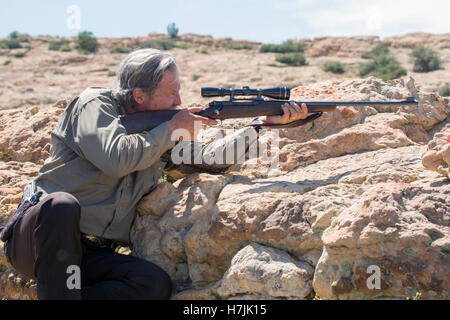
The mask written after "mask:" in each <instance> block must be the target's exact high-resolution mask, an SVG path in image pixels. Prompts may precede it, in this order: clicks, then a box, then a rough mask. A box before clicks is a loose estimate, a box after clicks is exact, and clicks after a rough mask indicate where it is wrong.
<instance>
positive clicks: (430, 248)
mask: <svg viewBox="0 0 450 320" xmlns="http://www.w3.org/2000/svg"><path fill="white" fill-rule="evenodd" d="M449 212H450V184H448V183H447V182H445V181H444V180H437V181H434V182H431V183H424V182H422V181H417V182H413V183H411V184H405V183H380V184H377V185H375V186H373V187H371V188H369V189H367V190H366V191H365V192H364V193H363V194H362V195H361V198H360V199H358V200H356V201H355V202H354V204H353V205H352V206H350V207H348V208H347V209H345V210H344V211H343V212H342V213H341V214H340V215H338V216H337V217H335V218H334V219H333V221H332V223H331V225H330V226H329V227H328V228H327V229H326V230H325V231H324V232H323V236H322V240H323V244H324V250H323V253H322V256H321V258H320V260H319V263H318V264H317V266H316V270H315V274H314V282H313V286H314V290H315V292H316V294H317V295H318V296H319V297H320V298H323V299H374V298H378V299H379V298H396V299H404V298H405V297H407V296H414V295H415V294H416V292H419V293H421V298H424V299H448V294H449V289H450V286H449V282H448V279H449V278H450V264H449V244H450V227H449V223H450V215H449ZM370 266H376V267H377V268H378V269H379V270H380V285H379V288H373V286H371V285H368V283H369V282H370V281H371V280H370V279H369V276H371V275H372V273H371V272H368V268H369V267H370ZM436 266H439V267H436Z"/></svg>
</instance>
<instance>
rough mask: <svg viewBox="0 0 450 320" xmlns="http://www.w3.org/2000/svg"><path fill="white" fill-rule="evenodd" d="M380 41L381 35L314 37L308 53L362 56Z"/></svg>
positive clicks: (312, 54)
mask: <svg viewBox="0 0 450 320" xmlns="http://www.w3.org/2000/svg"><path fill="white" fill-rule="evenodd" d="M379 42H380V39H379V37H376V36H366V37H350V38H348V37H319V38H314V41H313V43H312V45H311V46H310V47H309V48H308V49H307V50H306V54H307V55H309V56H312V57H319V56H330V55H331V56H341V57H348V56H358V57H359V56H361V54H363V53H364V52H366V51H369V50H370V49H371V47H372V46H375V45H376V44H377V43H379Z"/></svg>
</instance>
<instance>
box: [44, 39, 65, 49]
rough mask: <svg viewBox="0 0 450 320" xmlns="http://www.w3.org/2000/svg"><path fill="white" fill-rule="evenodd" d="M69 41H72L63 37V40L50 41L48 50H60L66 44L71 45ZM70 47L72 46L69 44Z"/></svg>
mask: <svg viewBox="0 0 450 320" xmlns="http://www.w3.org/2000/svg"><path fill="white" fill-rule="evenodd" d="M69 43H70V41H69V40H64V39H62V40H57V41H52V42H50V43H49V45H48V50H51V51H59V50H61V48H62V47H63V46H64V45H67V46H69ZM69 49H70V46H69ZM61 51H62V50H61Z"/></svg>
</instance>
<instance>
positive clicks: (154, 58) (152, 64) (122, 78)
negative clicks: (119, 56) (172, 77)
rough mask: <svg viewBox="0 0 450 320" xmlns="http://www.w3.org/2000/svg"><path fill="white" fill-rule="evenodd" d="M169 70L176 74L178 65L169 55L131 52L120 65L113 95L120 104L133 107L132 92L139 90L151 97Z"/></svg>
mask: <svg viewBox="0 0 450 320" xmlns="http://www.w3.org/2000/svg"><path fill="white" fill-rule="evenodd" d="M169 69H170V70H176V71H177V72H178V65H177V63H176V61H175V59H174V57H173V56H172V55H171V54H170V53H167V52H163V51H160V50H157V49H140V50H136V51H133V52H132V53H130V54H129V55H128V56H126V57H125V59H123V60H122V62H121V63H120V66H119V70H118V72H117V83H116V84H115V86H114V88H113V95H114V97H115V98H116V99H118V100H119V101H120V102H121V103H126V104H128V105H130V106H131V107H135V106H136V101H134V98H133V90H134V89H138V88H139V89H142V90H144V91H146V92H147V93H148V94H149V96H151V95H152V94H153V92H154V91H155V90H156V89H157V88H158V86H159V84H160V83H161V80H162V77H163V75H164V72H166V71H167V70H169Z"/></svg>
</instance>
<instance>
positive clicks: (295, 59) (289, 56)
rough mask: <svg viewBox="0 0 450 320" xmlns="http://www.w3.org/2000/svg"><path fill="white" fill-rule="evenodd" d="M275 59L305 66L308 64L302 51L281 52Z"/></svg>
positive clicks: (292, 64)
mask: <svg viewBox="0 0 450 320" xmlns="http://www.w3.org/2000/svg"><path fill="white" fill-rule="evenodd" d="M275 60H276V61H278V62H281V63H285V64H288V65H290V66H303V65H305V64H306V58H305V55H304V54H303V53H301V52H293V53H279V54H277V55H276V56H275Z"/></svg>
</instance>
